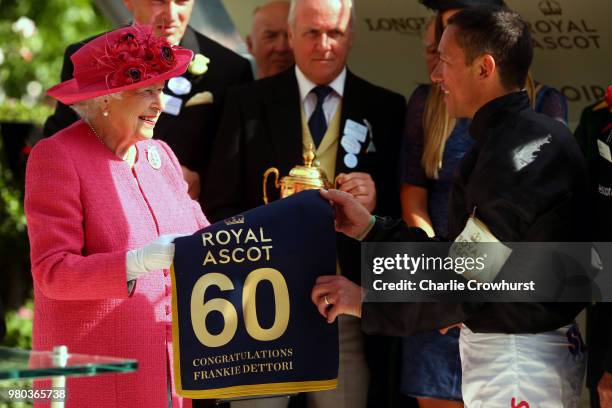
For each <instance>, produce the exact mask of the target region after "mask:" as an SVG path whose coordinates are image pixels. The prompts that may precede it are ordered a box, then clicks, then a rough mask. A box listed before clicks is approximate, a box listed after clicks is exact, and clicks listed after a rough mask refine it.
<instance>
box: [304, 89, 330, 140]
mask: <svg viewBox="0 0 612 408" xmlns="http://www.w3.org/2000/svg"><path fill="white" fill-rule="evenodd" d="M331 91H333V89H331V88H330V87H329V86H327V85H319V86H316V87H314V88H313V90H312V91H310V92H312V93H314V94H315V95H316V96H317V105H316V106H315V109H314V112H312V115H310V119H308V128H309V129H310V134H311V135H312V141H313V142H314V144H315V146H316V147H318V146H319V143H321V140H323V136H324V135H325V132H327V121H326V120H325V113H324V112H323V102H324V101H325V97H326V96H327V95H329V94H330V92H331Z"/></svg>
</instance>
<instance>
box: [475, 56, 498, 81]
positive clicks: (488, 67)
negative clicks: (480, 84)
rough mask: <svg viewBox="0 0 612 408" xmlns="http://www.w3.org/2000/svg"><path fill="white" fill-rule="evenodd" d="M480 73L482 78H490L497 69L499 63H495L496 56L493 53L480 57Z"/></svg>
mask: <svg viewBox="0 0 612 408" xmlns="http://www.w3.org/2000/svg"><path fill="white" fill-rule="evenodd" d="M479 69H480V72H479V75H480V77H482V78H489V77H490V76H492V75H493V74H494V73H495V71H496V70H497V64H496V63H495V58H493V56H492V55H491V54H485V55H484V56H482V57H481V58H480V63H479Z"/></svg>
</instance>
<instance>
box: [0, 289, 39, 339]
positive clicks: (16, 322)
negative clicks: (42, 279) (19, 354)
mask: <svg viewBox="0 0 612 408" xmlns="http://www.w3.org/2000/svg"><path fill="white" fill-rule="evenodd" d="M32 309H33V302H32V300H31V299H30V300H28V301H27V302H26V304H25V305H23V306H22V307H21V308H19V310H15V311H9V312H7V314H6V337H5V338H4V342H3V344H2V345H3V346H7V347H17V348H21V349H31V348H32V316H33V312H32Z"/></svg>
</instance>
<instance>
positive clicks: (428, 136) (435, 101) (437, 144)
mask: <svg viewBox="0 0 612 408" xmlns="http://www.w3.org/2000/svg"><path fill="white" fill-rule="evenodd" d="M442 30H443V27H442V14H441V13H438V15H437V16H436V18H435V43H436V44H439V43H440V38H441V37H442ZM455 122H456V121H455V119H454V118H451V116H450V115H449V114H448V111H447V110H446V104H445V103H444V94H443V92H442V90H441V89H440V86H439V85H436V84H432V85H431V86H430V88H429V93H428V94H427V99H426V100H425V108H424V112H423V155H422V156H421V165H422V166H423V169H425V174H426V175H427V177H428V178H431V179H436V180H437V179H438V171H439V170H440V169H441V168H442V157H444V146H445V145H446V141H447V140H448V137H449V136H450V134H451V132H452V131H453V128H454V127H455Z"/></svg>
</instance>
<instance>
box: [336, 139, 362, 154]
mask: <svg viewBox="0 0 612 408" xmlns="http://www.w3.org/2000/svg"><path fill="white" fill-rule="evenodd" d="M340 144H341V145H342V147H343V148H344V150H346V152H347V153H352V154H359V151H360V150H361V144H360V143H359V142H358V141H357V139H355V138H354V137H353V136H349V135H344V136H343V137H342V140H340Z"/></svg>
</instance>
